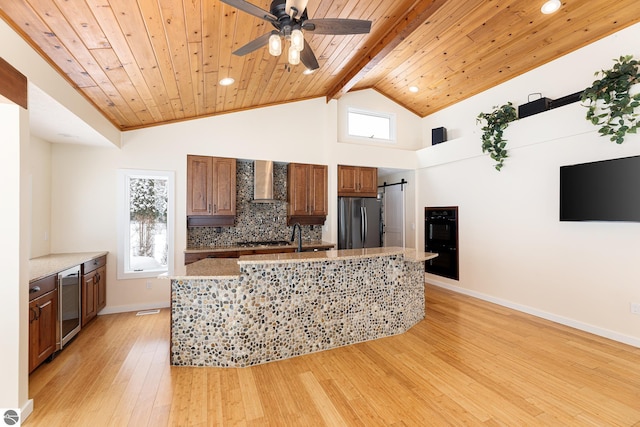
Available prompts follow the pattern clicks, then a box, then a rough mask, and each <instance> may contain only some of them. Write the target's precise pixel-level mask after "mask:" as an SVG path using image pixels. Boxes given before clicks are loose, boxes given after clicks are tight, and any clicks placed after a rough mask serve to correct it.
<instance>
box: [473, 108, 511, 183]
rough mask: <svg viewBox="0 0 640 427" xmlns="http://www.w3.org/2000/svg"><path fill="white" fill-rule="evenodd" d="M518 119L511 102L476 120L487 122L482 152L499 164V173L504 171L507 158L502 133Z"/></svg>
mask: <svg viewBox="0 0 640 427" xmlns="http://www.w3.org/2000/svg"><path fill="white" fill-rule="evenodd" d="M517 119H518V114H517V113H516V109H515V108H514V106H513V104H512V103H511V102H508V103H507V104H505V105H503V106H501V107H494V110H493V111H492V112H490V113H480V114H479V115H478V117H477V119H476V123H482V122H483V121H484V122H486V124H485V125H484V126H483V127H482V152H483V153H487V152H488V153H489V155H490V156H491V158H492V159H493V160H495V161H496V162H498V163H496V165H495V168H496V170H498V171H499V170H500V169H502V166H503V165H504V159H506V158H507V149H506V148H505V147H506V146H507V140H506V139H502V133H503V132H504V130H505V129H506V128H507V127H508V126H509V122H512V121H514V120H517Z"/></svg>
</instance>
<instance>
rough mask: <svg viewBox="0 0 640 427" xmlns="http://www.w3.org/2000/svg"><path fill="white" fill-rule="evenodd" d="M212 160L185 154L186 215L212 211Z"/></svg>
mask: <svg viewBox="0 0 640 427" xmlns="http://www.w3.org/2000/svg"><path fill="white" fill-rule="evenodd" d="M212 162H213V160H212V158H211V157H208V156H187V215H210V214H212V213H213V202H212V198H213V187H212V185H213V163H212Z"/></svg>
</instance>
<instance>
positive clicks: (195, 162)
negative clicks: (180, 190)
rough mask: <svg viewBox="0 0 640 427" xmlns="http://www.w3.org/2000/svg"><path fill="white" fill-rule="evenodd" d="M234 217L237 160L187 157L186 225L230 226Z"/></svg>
mask: <svg viewBox="0 0 640 427" xmlns="http://www.w3.org/2000/svg"><path fill="white" fill-rule="evenodd" d="M235 215H236V159H230V158H225V157H209V156H192V155H188V156H187V224H188V225H192V226H198V225H200V226H214V227H219V226H232V225H234V222H235V221H234V220H235Z"/></svg>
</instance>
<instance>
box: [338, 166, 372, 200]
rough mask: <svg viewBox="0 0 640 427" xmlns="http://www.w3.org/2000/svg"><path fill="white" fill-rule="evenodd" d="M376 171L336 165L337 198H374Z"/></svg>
mask: <svg viewBox="0 0 640 427" xmlns="http://www.w3.org/2000/svg"><path fill="white" fill-rule="evenodd" d="M377 195H378V169H377V168H368V167H359V166H342V165H338V196H354V197H376V196H377Z"/></svg>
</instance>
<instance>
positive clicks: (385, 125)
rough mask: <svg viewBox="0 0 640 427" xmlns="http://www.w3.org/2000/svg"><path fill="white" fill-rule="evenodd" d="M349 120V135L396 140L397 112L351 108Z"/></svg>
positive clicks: (379, 139)
mask: <svg viewBox="0 0 640 427" xmlns="http://www.w3.org/2000/svg"><path fill="white" fill-rule="evenodd" d="M347 121H348V133H349V136H354V137H357V138H367V139H372V140H378V141H384V142H395V140H396V129H395V128H396V117H395V114H392V113H380V112H373V111H365V110H358V109H355V108H349V109H348V119H347Z"/></svg>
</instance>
